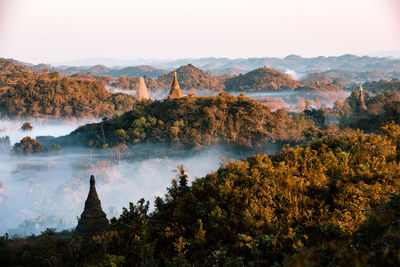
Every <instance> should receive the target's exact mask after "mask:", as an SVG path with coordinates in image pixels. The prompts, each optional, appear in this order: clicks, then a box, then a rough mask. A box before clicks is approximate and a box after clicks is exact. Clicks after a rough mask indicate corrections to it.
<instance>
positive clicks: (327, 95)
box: [108, 87, 351, 111]
mask: <svg viewBox="0 0 400 267" xmlns="http://www.w3.org/2000/svg"><path fill="white" fill-rule="evenodd" d="M108 89H109V90H110V91H112V92H114V93H125V94H128V95H133V96H136V95H137V91H136V90H124V89H120V88H112V87H108ZM182 91H183V94H184V95H188V94H192V95H196V96H214V95H217V94H218V92H216V91H209V90H198V89H192V90H182ZM149 93H150V98H152V99H155V100H160V99H164V98H166V97H167V96H168V93H169V90H157V91H151V90H150V91H149ZM229 93H230V94H232V95H234V96H238V95H240V94H244V95H246V96H248V97H250V98H253V99H256V100H258V101H259V102H261V103H264V104H265V105H267V106H269V107H270V108H271V110H272V111H275V110H277V109H281V108H284V109H287V110H289V111H298V110H299V109H301V108H302V107H303V108H304V106H305V102H306V100H307V99H309V100H311V107H312V108H319V107H320V106H321V105H326V106H327V107H332V106H333V104H334V103H335V101H336V100H338V99H340V100H342V101H344V100H345V99H346V98H347V97H348V96H349V95H350V94H351V92H349V91H341V92H335V91H326V92H325V91H321V92H307V91H278V92H271V91H257V92H229ZM316 99H319V101H320V102H319V103H318V104H316V103H315V100H316Z"/></svg>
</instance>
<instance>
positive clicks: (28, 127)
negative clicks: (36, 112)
mask: <svg viewBox="0 0 400 267" xmlns="http://www.w3.org/2000/svg"><path fill="white" fill-rule="evenodd" d="M21 130H22V131H24V132H27V131H32V130H33V126H32V125H31V124H30V123H29V122H25V123H24V124H22V126H21Z"/></svg>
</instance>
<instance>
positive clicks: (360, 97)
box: [356, 83, 367, 113]
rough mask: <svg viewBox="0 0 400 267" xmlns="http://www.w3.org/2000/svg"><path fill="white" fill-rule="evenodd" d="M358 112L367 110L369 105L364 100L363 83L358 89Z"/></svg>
mask: <svg viewBox="0 0 400 267" xmlns="http://www.w3.org/2000/svg"><path fill="white" fill-rule="evenodd" d="M356 112H357V113H365V112H367V105H365V100H364V90H363V87H362V84H361V83H360V89H358V101H357V105H356Z"/></svg>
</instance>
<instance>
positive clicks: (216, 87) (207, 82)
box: [157, 64, 225, 91]
mask: <svg viewBox="0 0 400 267" xmlns="http://www.w3.org/2000/svg"><path fill="white" fill-rule="evenodd" d="M176 74H177V75H178V81H179V85H180V86H181V88H182V89H187V90H190V89H207V90H213V91H222V90H224V89H225V86H224V83H223V82H222V81H221V80H220V79H218V78H217V77H215V76H214V75H212V74H211V73H207V72H204V71H203V70H202V69H199V68H196V67H195V66H193V65H192V64H188V65H186V66H182V67H179V68H178V69H176ZM173 78H174V73H173V72H170V73H168V74H166V75H163V76H161V77H159V78H158V79H157V81H158V83H159V84H163V85H164V86H165V87H166V88H169V87H170V86H171V83H172V80H173Z"/></svg>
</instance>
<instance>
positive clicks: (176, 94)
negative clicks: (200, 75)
mask: <svg viewBox="0 0 400 267" xmlns="http://www.w3.org/2000/svg"><path fill="white" fill-rule="evenodd" d="M181 97H183V94H182V91H181V87H180V86H179V83H178V78H177V77H176V71H174V80H173V81H172V85H171V91H169V94H168V98H181Z"/></svg>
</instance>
